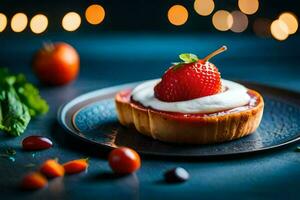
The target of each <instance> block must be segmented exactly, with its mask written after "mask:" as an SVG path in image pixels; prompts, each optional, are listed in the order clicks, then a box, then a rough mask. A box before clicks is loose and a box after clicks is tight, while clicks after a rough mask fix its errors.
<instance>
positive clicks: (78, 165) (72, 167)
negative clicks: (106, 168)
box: [63, 159, 89, 174]
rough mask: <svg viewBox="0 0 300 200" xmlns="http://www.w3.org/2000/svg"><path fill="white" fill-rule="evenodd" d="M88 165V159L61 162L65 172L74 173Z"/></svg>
mask: <svg viewBox="0 0 300 200" xmlns="http://www.w3.org/2000/svg"><path fill="white" fill-rule="evenodd" d="M88 166H89V164H88V159H78V160H72V161H69V162H67V163H65V164H63V167H64V169H65V172H66V174H75V173H79V172H82V171H84V170H86V169H87V168H88Z"/></svg>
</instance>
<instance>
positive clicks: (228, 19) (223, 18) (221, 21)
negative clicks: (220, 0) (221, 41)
mask: <svg viewBox="0 0 300 200" xmlns="http://www.w3.org/2000/svg"><path fill="white" fill-rule="evenodd" d="M212 23H213V25H214V27H215V28H216V29H218V30H219V31H227V30H229V29H230V28H231V27H232V24H233V17H232V15H231V14H230V13H229V12H228V11H226V10H219V11H217V12H215V14H214V15H213V17H212Z"/></svg>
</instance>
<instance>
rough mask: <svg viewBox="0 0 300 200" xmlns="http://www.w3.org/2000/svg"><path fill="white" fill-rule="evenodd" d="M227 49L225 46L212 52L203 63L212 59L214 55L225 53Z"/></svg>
mask: <svg viewBox="0 0 300 200" xmlns="http://www.w3.org/2000/svg"><path fill="white" fill-rule="evenodd" d="M226 50H227V47H226V46H222V47H221V48H219V49H217V50H216V51H214V52H212V53H211V54H209V55H207V56H206V57H205V58H204V59H203V61H204V62H206V61H208V60H209V59H211V58H212V57H214V56H215V55H218V54H219V53H222V52H223V51H226Z"/></svg>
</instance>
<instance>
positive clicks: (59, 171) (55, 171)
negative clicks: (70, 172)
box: [40, 159, 65, 178]
mask: <svg viewBox="0 0 300 200" xmlns="http://www.w3.org/2000/svg"><path fill="white" fill-rule="evenodd" d="M40 171H41V173H43V174H44V175H45V176H47V177H49V178H54V177H59V176H63V175H64V174H65V170H64V168H63V166H62V165H61V164H59V163H58V162H57V161H56V160H53V159H51V160H47V161H45V162H44V163H43V164H42V166H41V169H40Z"/></svg>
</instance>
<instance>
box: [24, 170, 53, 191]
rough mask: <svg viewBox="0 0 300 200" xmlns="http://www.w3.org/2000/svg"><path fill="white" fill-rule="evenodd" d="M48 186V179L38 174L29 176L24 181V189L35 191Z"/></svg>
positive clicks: (33, 173) (32, 173)
mask: <svg viewBox="0 0 300 200" xmlns="http://www.w3.org/2000/svg"><path fill="white" fill-rule="evenodd" d="M47 184H48V181H47V179H46V178H45V177H44V176H43V175H42V174H40V173H38V172H31V173H29V174H27V175H26V176H25V177H24V178H23V180H22V184H21V186H22V188H24V189H29V190H35V189H40V188H43V187H45V186H46V185H47Z"/></svg>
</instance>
